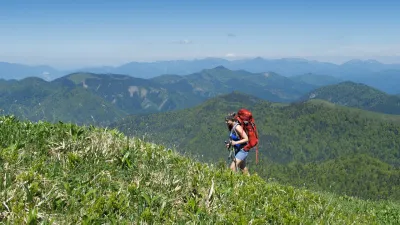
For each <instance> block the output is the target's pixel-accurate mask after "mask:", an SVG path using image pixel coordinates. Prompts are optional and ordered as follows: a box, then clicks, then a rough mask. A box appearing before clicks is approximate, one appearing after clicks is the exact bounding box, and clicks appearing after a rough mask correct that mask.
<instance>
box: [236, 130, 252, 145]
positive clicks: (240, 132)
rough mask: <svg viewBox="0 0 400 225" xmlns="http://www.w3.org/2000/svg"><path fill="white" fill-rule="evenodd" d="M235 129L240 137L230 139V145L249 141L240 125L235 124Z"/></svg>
mask: <svg viewBox="0 0 400 225" xmlns="http://www.w3.org/2000/svg"><path fill="white" fill-rule="evenodd" d="M236 131H237V133H238V134H239V135H240V137H241V139H240V140H239V141H232V145H237V144H244V143H246V142H248V141H249V137H247V134H246V132H244V130H243V127H242V126H236Z"/></svg>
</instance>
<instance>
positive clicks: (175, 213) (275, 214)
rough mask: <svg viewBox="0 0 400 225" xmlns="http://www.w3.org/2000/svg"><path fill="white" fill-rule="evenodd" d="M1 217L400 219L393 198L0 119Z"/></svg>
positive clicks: (92, 132) (25, 220) (118, 137)
mask: <svg viewBox="0 0 400 225" xmlns="http://www.w3.org/2000/svg"><path fill="white" fill-rule="evenodd" d="M0 124H1V125H0V164H1V168H0V172H1V173H0V174H1V176H0V201H1V204H0V223H4V224H36V223H43V224H89V223H90V224H92V223H96V224H103V223H122V224H124V223H129V224H130V223H134V224H172V223H173V224H175V223H176V224H182V223H194V224H268V223H269V224H398V223H400V218H399V217H398V215H400V206H399V205H398V204H395V203H390V202H384V201H382V202H371V201H362V200H358V199H355V198H350V197H346V196H337V195H332V194H325V193H317V192H310V191H307V190H302V189H296V188H293V187H291V186H282V185H279V184H277V183H274V182H266V181H265V180H263V179H262V178H260V177H259V176H258V175H257V174H252V176H250V177H248V176H244V175H241V174H232V173H231V172H230V171H229V170H228V169H227V168H226V164H225V163H223V162H221V163H220V164H216V165H207V164H202V163H199V162H196V161H194V160H191V159H189V158H186V157H184V156H181V155H179V154H178V153H176V152H175V151H174V150H170V149H165V148H164V147H163V146H160V145H155V144H152V143H148V142H144V141H142V140H139V139H129V138H127V137H125V136H124V135H122V133H120V132H118V131H116V130H106V129H101V128H96V127H93V126H91V127H79V126H75V125H72V124H63V123H57V124H51V123H47V122H38V123H32V122H24V121H17V120H16V119H15V117H0Z"/></svg>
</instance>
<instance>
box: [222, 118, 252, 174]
mask: <svg viewBox="0 0 400 225" xmlns="http://www.w3.org/2000/svg"><path fill="white" fill-rule="evenodd" d="M225 123H226V125H227V126H228V129H229V131H230V134H229V139H230V142H229V143H227V144H226V147H227V148H229V147H231V146H233V148H234V149H235V158H234V160H233V162H232V163H231V166H230V168H231V170H233V171H236V167H238V168H240V169H241V170H242V172H243V173H244V174H247V175H250V174H249V170H248V168H247V167H246V158H247V155H248V154H249V152H248V151H245V150H243V147H244V146H245V145H246V144H247V142H248V141H249V138H248V137H247V134H246V132H245V131H244V130H243V127H242V126H240V124H239V123H238V122H237V121H236V119H235V113H231V114H229V115H228V116H227V117H225Z"/></svg>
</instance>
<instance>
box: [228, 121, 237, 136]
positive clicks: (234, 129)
mask: <svg viewBox="0 0 400 225" xmlns="http://www.w3.org/2000/svg"><path fill="white" fill-rule="evenodd" d="M237 125H239V123H238V122H235V123H234V125H233V127H232V129H231V133H230V135H232V133H233V132H235V135H236V137H239V136H238V133H237V131H236V126H237Z"/></svg>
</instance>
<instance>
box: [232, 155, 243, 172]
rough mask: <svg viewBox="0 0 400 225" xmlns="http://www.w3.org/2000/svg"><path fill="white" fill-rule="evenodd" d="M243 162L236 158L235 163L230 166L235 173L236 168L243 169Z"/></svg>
mask: <svg viewBox="0 0 400 225" xmlns="http://www.w3.org/2000/svg"><path fill="white" fill-rule="evenodd" d="M235 160H236V164H235ZM241 162H242V160H240V159H237V158H235V159H234V161H233V162H232V163H231V166H230V168H231V170H232V171H234V172H235V171H236V167H238V168H241Z"/></svg>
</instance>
